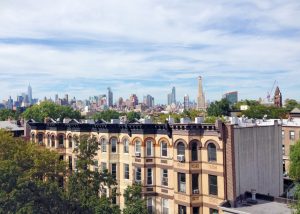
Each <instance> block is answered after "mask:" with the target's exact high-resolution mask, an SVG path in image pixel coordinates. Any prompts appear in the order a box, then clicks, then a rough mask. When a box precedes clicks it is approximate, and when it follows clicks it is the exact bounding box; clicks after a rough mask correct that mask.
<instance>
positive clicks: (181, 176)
mask: <svg viewBox="0 0 300 214" xmlns="http://www.w3.org/2000/svg"><path fill="white" fill-rule="evenodd" d="M178 192H184V193H185V174H184V173H180V172H178Z"/></svg>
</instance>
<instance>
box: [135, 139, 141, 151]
mask: <svg viewBox="0 0 300 214" xmlns="http://www.w3.org/2000/svg"><path fill="white" fill-rule="evenodd" d="M141 146H142V142H141V141H139V140H136V141H135V153H140V154H141Z"/></svg>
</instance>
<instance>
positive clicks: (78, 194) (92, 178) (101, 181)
mask: <svg viewBox="0 0 300 214" xmlns="http://www.w3.org/2000/svg"><path fill="white" fill-rule="evenodd" d="M75 140H76V141H77V145H78V147H77V148H76V149H75V150H74V152H75V153H76V155H77V162H76V168H77V170H76V171H75V172H74V173H73V174H72V175H71V176H70V178H69V182H68V198H69V199H70V200H71V201H76V202H77V203H79V204H80V205H81V207H83V208H84V210H85V211H86V213H116V214H117V213H120V209H119V207H118V206H115V205H113V204H112V200H111V198H106V196H105V194H104V193H105V186H107V187H108V191H109V190H112V189H113V186H114V185H116V184H117V183H116V180H115V179H114V178H113V177H112V175H110V174H109V173H108V172H107V170H105V171H104V172H101V173H100V172H98V171H93V170H91V169H90V166H93V165H94V157H95V156H96V154H97V151H98V141H97V138H96V137H90V136H88V135H84V136H81V137H80V139H75ZM100 195H101V196H102V197H100Z"/></svg>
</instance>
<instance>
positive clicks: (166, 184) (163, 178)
mask: <svg viewBox="0 0 300 214" xmlns="http://www.w3.org/2000/svg"><path fill="white" fill-rule="evenodd" d="M165 175H167V176H165ZM168 176H169V171H168V169H161V185H162V186H165V187H167V186H169V178H168ZM164 180H166V181H164Z"/></svg>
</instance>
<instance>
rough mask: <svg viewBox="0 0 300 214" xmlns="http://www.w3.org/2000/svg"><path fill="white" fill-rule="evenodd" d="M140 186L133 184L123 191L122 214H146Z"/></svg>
mask: <svg viewBox="0 0 300 214" xmlns="http://www.w3.org/2000/svg"><path fill="white" fill-rule="evenodd" d="M141 192H142V186H141V185H137V184H133V185H132V186H128V187H127V188H126V190H125V191H124V198H125V208H124V209H123V214H147V206H146V201H145V200H144V199H143V197H142V193H141Z"/></svg>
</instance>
